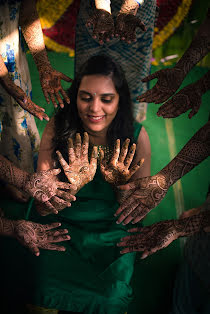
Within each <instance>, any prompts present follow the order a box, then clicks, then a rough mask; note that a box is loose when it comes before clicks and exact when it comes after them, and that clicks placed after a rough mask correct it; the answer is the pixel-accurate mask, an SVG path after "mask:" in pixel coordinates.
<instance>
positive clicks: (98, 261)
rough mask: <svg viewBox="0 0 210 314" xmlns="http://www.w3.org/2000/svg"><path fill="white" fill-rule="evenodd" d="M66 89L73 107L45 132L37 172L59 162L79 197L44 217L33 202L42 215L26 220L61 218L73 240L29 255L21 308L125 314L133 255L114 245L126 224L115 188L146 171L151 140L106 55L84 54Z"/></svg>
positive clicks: (120, 75)
mask: <svg viewBox="0 0 210 314" xmlns="http://www.w3.org/2000/svg"><path fill="white" fill-rule="evenodd" d="M68 95H69V97H70V99H71V106H65V107H64V109H62V110H59V111H58V113H57V114H56V115H55V116H54V117H53V118H52V119H51V120H50V121H49V123H48V124H47V126H46V128H45V130H44V134H43V137H42V141H41V146H40V152H39V160H38V170H39V171H40V170H42V171H43V170H48V169H54V168H57V166H59V164H60V163H61V165H62V167H63V169H64V172H63V173H62V176H61V177H60V178H61V179H62V181H63V178H66V177H67V178H68V180H69V181H70V183H71V184H72V193H74V194H76V197H77V200H76V202H74V203H72V206H71V208H63V206H59V207H57V208H58V210H60V212H59V213H58V215H47V213H46V208H45V206H43V204H40V203H39V202H37V209H38V212H39V213H40V214H41V215H42V216H40V215H38V214H37V211H36V209H35V208H33V210H32V211H31V214H30V216H29V218H30V220H32V221H35V222H37V223H44V222H45V223H53V222H55V221H58V222H61V223H62V227H63V228H65V229H67V230H69V233H70V235H71V244H70V243H69V244H68V242H65V247H66V251H65V252H64V253H63V254H59V253H56V252H55V253H54V254H53V256H51V255H50V253H49V252H47V251H43V252H42V254H41V255H40V257H39V259H36V261H35V259H34V260H30V261H28V264H29V263H31V265H30V267H31V271H33V274H35V278H34V280H35V282H33V283H31V284H32V285H33V289H32V290H33V295H32V296H31V298H29V301H30V302H28V303H30V305H28V306H27V307H28V308H30V309H31V310H34V312H33V311H32V312H31V313H39V310H40V309H41V310H42V311H44V309H50V313H58V310H65V311H73V312H78V313H89V314H92V313H98V314H99V313H101V314H102V313H107V314H108V313H109V314H114V313H116V314H117V313H119V314H124V313H125V312H126V310H127V307H128V304H129V302H130V300H131V295H132V289H131V287H130V279H131V276H132V273H133V268H134V260H135V253H132V254H129V255H128V254H127V255H123V256H121V255H120V252H119V248H118V247H117V246H116V243H117V242H118V241H119V239H120V238H121V237H122V236H125V235H126V234H127V232H126V230H127V228H129V227H128V226H123V225H117V224H116V221H115V218H114V212H115V211H116V209H117V208H118V206H119V205H118V202H117V199H116V193H117V187H116V186H117V185H119V184H123V183H125V182H127V181H128V180H129V179H130V178H131V177H132V179H135V178H139V177H144V176H148V175H149V174H150V157H151V151H150V143H149V138H148V135H147V133H146V131H145V129H144V128H143V127H142V126H141V125H140V124H138V123H136V122H134V120H133V116H132V104H131V99H130V93H129V88H128V85H127V82H126V79H125V76H124V74H123V72H122V70H121V68H120V67H119V66H118V65H117V64H115V63H114V62H113V61H112V59H110V58H109V57H106V56H95V57H92V58H90V59H89V60H88V61H87V62H86V63H85V64H84V65H83V66H82V68H81V70H80V72H79V73H78V75H77V76H76V78H75V80H74V81H73V83H72V86H71V88H70V89H69V91H68ZM84 132H85V133H84ZM83 133H84V135H83ZM80 134H81V135H83V136H82V137H83V138H82V139H81V135H80ZM134 141H135V142H136V143H137V145H136V144H135V143H134ZM89 142H90V144H89ZM89 146H90V148H89ZM91 150H92V152H91ZM134 155H135V156H134ZM98 156H100V158H99V159H98ZM97 159H98V162H97ZM143 159H144V163H143V165H142V162H143ZM49 261H50V262H49ZM35 287H38V289H36V288H35ZM37 306H39V307H37ZM41 310H40V311H41ZM48 311H49V310H48ZM40 313H42V312H40Z"/></svg>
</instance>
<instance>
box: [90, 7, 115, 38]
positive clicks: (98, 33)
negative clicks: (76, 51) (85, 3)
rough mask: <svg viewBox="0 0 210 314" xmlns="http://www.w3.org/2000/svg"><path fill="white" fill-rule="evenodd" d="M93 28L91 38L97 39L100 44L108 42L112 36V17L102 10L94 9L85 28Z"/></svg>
mask: <svg viewBox="0 0 210 314" xmlns="http://www.w3.org/2000/svg"><path fill="white" fill-rule="evenodd" d="M91 25H92V26H93V38H94V39H96V38H97V39H98V40H99V43H100V44H103V42H105V41H109V40H110V39H111V38H112V37H113V36H114V21H113V18H112V15H111V14H110V13H109V12H107V11H105V10H102V9H96V10H95V12H94V14H93V15H92V16H91V17H90V18H89V19H88V21H87V23H86V26H87V27H90V26H91Z"/></svg>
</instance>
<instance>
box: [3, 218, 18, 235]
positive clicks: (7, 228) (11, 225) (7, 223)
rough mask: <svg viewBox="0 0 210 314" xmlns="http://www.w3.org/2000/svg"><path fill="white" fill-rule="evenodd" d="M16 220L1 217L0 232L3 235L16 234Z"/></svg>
mask: <svg viewBox="0 0 210 314" xmlns="http://www.w3.org/2000/svg"><path fill="white" fill-rule="evenodd" d="M15 224H16V221H15V220H10V219H7V218H1V217H0V234H1V235H3V236H10V237H14V236H15Z"/></svg>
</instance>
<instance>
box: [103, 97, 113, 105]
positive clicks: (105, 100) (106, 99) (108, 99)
mask: <svg viewBox="0 0 210 314" xmlns="http://www.w3.org/2000/svg"><path fill="white" fill-rule="evenodd" d="M101 101H102V102H104V103H105V104H108V103H110V102H112V98H102V99H101Z"/></svg>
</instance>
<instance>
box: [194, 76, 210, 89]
mask: <svg viewBox="0 0 210 314" xmlns="http://www.w3.org/2000/svg"><path fill="white" fill-rule="evenodd" d="M195 87H196V89H197V90H198V92H199V93H201V94H205V93H206V92H207V91H208V90H209V89H210V71H208V72H207V73H206V74H205V75H204V76H203V77H202V78H201V79H200V80H198V81H197V82H196V83H195Z"/></svg>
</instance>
